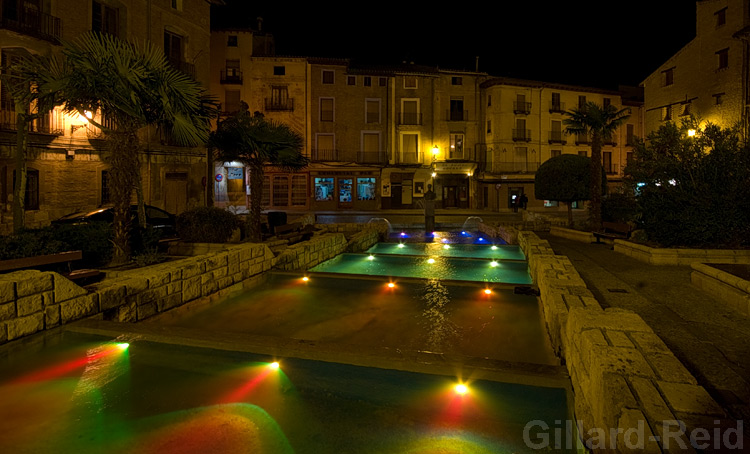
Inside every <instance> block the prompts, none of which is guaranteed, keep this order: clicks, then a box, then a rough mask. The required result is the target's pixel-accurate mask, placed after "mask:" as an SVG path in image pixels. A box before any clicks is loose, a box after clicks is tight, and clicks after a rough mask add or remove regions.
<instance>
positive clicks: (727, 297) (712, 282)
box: [690, 263, 750, 316]
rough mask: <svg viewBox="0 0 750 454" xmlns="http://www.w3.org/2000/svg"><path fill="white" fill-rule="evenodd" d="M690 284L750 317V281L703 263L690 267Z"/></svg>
mask: <svg viewBox="0 0 750 454" xmlns="http://www.w3.org/2000/svg"><path fill="white" fill-rule="evenodd" d="M690 266H691V268H692V269H693V271H692V272H691V273H690V282H692V283H693V285H695V286H696V287H698V288H700V289H701V290H705V291H707V292H709V293H712V294H713V295H714V296H716V297H717V298H719V300H720V301H723V302H724V303H726V304H727V306H729V307H730V308H732V309H734V310H737V311H739V312H740V313H741V314H743V315H745V316H750V281H747V280H745V279H742V278H741V277H738V276H735V275H734V274H731V273H727V272H726V271H723V270H720V269H718V268H715V267H713V266H709V265H706V264H703V263H693V264H691V265H690Z"/></svg>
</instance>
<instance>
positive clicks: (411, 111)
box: [401, 99, 422, 125]
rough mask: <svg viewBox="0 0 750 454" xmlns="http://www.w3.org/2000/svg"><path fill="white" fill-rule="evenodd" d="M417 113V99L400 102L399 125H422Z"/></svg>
mask: <svg viewBox="0 0 750 454" xmlns="http://www.w3.org/2000/svg"><path fill="white" fill-rule="evenodd" d="M421 120H422V118H421V115H420V113H419V99H402V100H401V124H404V125H418V124H421V123H422V121H421Z"/></svg>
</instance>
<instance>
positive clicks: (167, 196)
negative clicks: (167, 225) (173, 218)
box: [164, 172, 188, 214]
mask: <svg viewBox="0 0 750 454" xmlns="http://www.w3.org/2000/svg"><path fill="white" fill-rule="evenodd" d="M187 179H188V175H187V172H169V173H167V174H166V175H165V178H164V183H165V184H164V209H165V210H167V211H168V212H170V213H172V214H180V213H182V212H183V211H185V210H186V209H187Z"/></svg>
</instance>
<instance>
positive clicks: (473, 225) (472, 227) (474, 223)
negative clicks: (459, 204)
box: [461, 216, 484, 232]
mask: <svg viewBox="0 0 750 454" xmlns="http://www.w3.org/2000/svg"><path fill="white" fill-rule="evenodd" d="M482 222H484V221H483V220H482V218H480V217H479V216H469V217H468V218H466V221H464V223H463V225H462V226H461V231H462V232H477V231H478V230H479V224H480V223H482Z"/></svg>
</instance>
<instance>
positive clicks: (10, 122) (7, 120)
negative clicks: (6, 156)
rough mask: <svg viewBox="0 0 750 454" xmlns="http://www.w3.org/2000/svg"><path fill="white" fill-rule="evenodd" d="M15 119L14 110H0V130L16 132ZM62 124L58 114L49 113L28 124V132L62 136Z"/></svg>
mask: <svg viewBox="0 0 750 454" xmlns="http://www.w3.org/2000/svg"><path fill="white" fill-rule="evenodd" d="M16 119H17V117H16V112H15V110H0V130H3V131H17V130H18V123H17V121H16ZM62 124H63V120H62V115H61V114H60V113H59V112H56V111H51V112H49V113H47V114H46V115H44V116H43V117H42V118H37V119H36V120H34V121H32V122H31V123H29V124H28V132H36V133H40V134H52V135H55V136H62V135H64V134H65V132H64V131H63V129H62Z"/></svg>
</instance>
